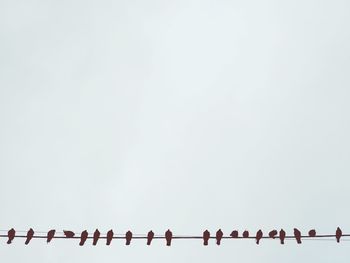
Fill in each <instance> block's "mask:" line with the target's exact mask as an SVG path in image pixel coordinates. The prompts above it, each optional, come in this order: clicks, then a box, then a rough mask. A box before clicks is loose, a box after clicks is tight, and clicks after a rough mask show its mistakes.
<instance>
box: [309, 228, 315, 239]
mask: <svg viewBox="0 0 350 263" xmlns="http://www.w3.org/2000/svg"><path fill="white" fill-rule="evenodd" d="M315 236H316V230H315V229H311V230H310V231H309V237H315Z"/></svg>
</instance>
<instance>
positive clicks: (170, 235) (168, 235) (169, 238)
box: [165, 229, 173, 246]
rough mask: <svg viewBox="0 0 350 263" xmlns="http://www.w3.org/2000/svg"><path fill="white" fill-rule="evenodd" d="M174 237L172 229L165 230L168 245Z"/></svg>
mask: <svg viewBox="0 0 350 263" xmlns="http://www.w3.org/2000/svg"><path fill="white" fill-rule="evenodd" d="M172 238H173V233H171V231H170V229H168V230H167V231H166V232H165V239H166V245H167V246H171V239H172Z"/></svg>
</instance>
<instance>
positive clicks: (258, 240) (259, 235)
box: [255, 229, 263, 245]
mask: <svg viewBox="0 0 350 263" xmlns="http://www.w3.org/2000/svg"><path fill="white" fill-rule="evenodd" d="M262 237H263V232H262V231H261V229H259V231H258V232H256V236H255V239H256V244H257V245H259V242H260V239H262Z"/></svg>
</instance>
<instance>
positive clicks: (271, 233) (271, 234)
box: [269, 229, 278, 239]
mask: <svg viewBox="0 0 350 263" xmlns="http://www.w3.org/2000/svg"><path fill="white" fill-rule="evenodd" d="M277 233H278V232H277V230H275V229H274V230H271V231H270V232H269V237H270V238H272V239H275V238H276V235H277Z"/></svg>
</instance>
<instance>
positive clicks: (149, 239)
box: [147, 230, 154, 246]
mask: <svg viewBox="0 0 350 263" xmlns="http://www.w3.org/2000/svg"><path fill="white" fill-rule="evenodd" d="M153 238H154V233H153V231H152V230H151V231H149V232H148V234H147V246H149V245H151V242H152V239H153Z"/></svg>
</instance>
